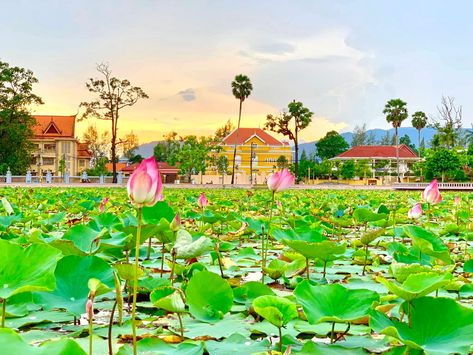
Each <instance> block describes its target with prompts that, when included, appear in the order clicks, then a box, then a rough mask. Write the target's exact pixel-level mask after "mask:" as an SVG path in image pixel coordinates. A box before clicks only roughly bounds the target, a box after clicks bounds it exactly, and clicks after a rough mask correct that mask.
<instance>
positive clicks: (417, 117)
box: [412, 111, 427, 156]
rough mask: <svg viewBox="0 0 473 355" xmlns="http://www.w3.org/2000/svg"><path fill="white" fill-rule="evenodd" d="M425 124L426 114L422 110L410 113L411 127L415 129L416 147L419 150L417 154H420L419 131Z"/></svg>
mask: <svg viewBox="0 0 473 355" xmlns="http://www.w3.org/2000/svg"><path fill="white" fill-rule="evenodd" d="M425 126H427V116H426V114H425V113H424V112H422V111H417V112H415V113H414V114H413V115H412V127H414V128H415V129H417V142H418V143H417V149H418V150H419V156H420V155H421V154H422V152H421V150H420V131H421V130H422V128H425Z"/></svg>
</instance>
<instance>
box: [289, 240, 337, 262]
mask: <svg viewBox="0 0 473 355" xmlns="http://www.w3.org/2000/svg"><path fill="white" fill-rule="evenodd" d="M283 243H284V244H286V245H287V246H288V247H290V248H292V249H294V250H295V251H297V252H298V253H300V254H302V255H304V256H305V257H306V258H307V259H320V260H322V261H330V260H336V259H338V258H339V257H340V255H343V254H344V253H345V251H346V246H345V244H337V243H335V242H332V241H330V240H324V241H322V242H317V243H312V242H306V241H303V240H287V239H284V240H283Z"/></svg>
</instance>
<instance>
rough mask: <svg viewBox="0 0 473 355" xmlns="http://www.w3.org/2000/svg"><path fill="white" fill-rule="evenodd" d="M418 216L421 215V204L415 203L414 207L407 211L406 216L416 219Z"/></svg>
mask: <svg viewBox="0 0 473 355" xmlns="http://www.w3.org/2000/svg"><path fill="white" fill-rule="evenodd" d="M420 216H422V205H421V204H420V203H416V204H415V205H414V207H412V208H411V209H410V210H409V212H407V217H408V218H413V219H418V218H419V217H420Z"/></svg>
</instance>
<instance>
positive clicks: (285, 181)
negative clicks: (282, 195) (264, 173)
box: [268, 169, 296, 192]
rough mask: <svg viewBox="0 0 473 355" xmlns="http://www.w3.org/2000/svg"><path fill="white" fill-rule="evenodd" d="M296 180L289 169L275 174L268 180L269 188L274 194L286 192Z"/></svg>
mask: <svg viewBox="0 0 473 355" xmlns="http://www.w3.org/2000/svg"><path fill="white" fill-rule="evenodd" d="M295 180H296V178H295V176H294V175H293V174H292V173H290V172H289V170H287V169H283V170H281V171H278V172H275V173H273V174H271V175H270V176H269V178H268V188H269V189H270V190H271V191H273V192H278V191H282V190H286V189H288V188H289V187H291V186H292V185H293V184H294V182H295Z"/></svg>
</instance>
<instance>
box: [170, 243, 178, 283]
mask: <svg viewBox="0 0 473 355" xmlns="http://www.w3.org/2000/svg"><path fill="white" fill-rule="evenodd" d="M171 256H172V267H171V276H169V280H170V281H171V286H172V285H174V267H175V265H176V250H174V248H173V249H172V251H171Z"/></svg>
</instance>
